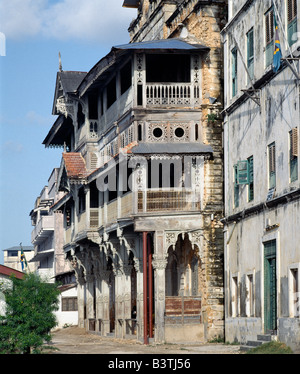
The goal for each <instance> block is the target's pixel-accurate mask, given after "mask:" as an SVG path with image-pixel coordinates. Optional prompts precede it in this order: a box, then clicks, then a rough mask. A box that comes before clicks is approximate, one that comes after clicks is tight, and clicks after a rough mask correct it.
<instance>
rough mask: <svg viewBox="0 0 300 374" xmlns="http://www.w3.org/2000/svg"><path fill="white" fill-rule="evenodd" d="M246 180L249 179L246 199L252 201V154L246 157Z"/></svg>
mask: <svg viewBox="0 0 300 374" xmlns="http://www.w3.org/2000/svg"><path fill="white" fill-rule="evenodd" d="M248 181H249V190H248V201H252V200H253V199H254V171H253V156H251V157H249V158H248Z"/></svg>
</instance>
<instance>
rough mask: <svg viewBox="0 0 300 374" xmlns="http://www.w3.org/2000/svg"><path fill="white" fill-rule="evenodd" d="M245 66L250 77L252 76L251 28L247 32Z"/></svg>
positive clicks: (252, 50) (252, 40)
mask: <svg viewBox="0 0 300 374" xmlns="http://www.w3.org/2000/svg"><path fill="white" fill-rule="evenodd" d="M247 67H248V71H249V74H250V77H251V78H253V77H254V32H253V29H251V30H250V31H249V32H248V33H247Z"/></svg>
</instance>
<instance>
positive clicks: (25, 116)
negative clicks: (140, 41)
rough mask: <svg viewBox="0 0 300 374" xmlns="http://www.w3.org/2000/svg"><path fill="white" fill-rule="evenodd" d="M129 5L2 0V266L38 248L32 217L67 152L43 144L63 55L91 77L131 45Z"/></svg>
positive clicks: (113, 0)
mask: <svg viewBox="0 0 300 374" xmlns="http://www.w3.org/2000/svg"><path fill="white" fill-rule="evenodd" d="M122 4H123V0H85V1H82V0H0V264H3V250H4V249H7V248H9V247H13V246H18V245H19V243H22V245H23V246H27V245H31V231H32V229H33V227H32V226H31V221H30V216H29V213H30V211H31V210H32V209H33V207H34V203H35V199H36V198H37V197H38V195H39V194H40V192H41V191H42V189H43V187H44V186H45V185H47V183H48V178H49V176H50V174H51V172H52V170H53V168H55V167H59V166H60V162H61V156H62V149H46V148H45V147H44V145H43V144H42V142H43V140H44V139H45V137H46V135H47V133H48V131H49V130H50V128H51V126H52V125H53V123H54V122H55V119H56V116H53V115H52V114H51V112H52V104H53V98H54V89H55V82H56V73H57V71H58V66H59V65H58V64H59V59H58V54H59V52H60V53H61V60H62V68H63V70H75V71H89V70H90V69H91V68H92V67H93V66H94V65H95V64H96V63H97V62H98V61H99V60H100V59H101V58H102V57H104V56H105V55H106V54H107V53H108V52H109V51H110V49H111V48H112V46H114V45H119V44H125V43H128V42H129V33H128V27H129V24H130V22H131V21H132V20H133V19H134V18H135V17H136V15H137V11H136V9H127V8H123V7H122Z"/></svg>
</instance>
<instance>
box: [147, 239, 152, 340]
mask: <svg viewBox="0 0 300 374" xmlns="http://www.w3.org/2000/svg"><path fill="white" fill-rule="evenodd" d="M148 274H149V338H153V326H152V323H153V321H152V310H153V304H152V300H153V288H152V253H151V237H150V235H148Z"/></svg>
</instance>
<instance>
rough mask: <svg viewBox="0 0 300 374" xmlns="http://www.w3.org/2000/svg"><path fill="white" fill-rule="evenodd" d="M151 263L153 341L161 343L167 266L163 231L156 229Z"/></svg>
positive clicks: (163, 339) (163, 336)
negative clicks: (153, 295) (153, 306)
mask: <svg viewBox="0 0 300 374" xmlns="http://www.w3.org/2000/svg"><path fill="white" fill-rule="evenodd" d="M152 265H153V269H154V291H155V341H156V342H160V343H163V342H164V341H165V299H166V292H165V291H166V290H165V286H166V276H165V272H166V266H167V255H166V253H165V245H164V232H163V231H156V232H155V234H154V255H153V261H152Z"/></svg>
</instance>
